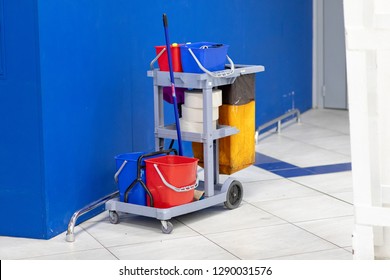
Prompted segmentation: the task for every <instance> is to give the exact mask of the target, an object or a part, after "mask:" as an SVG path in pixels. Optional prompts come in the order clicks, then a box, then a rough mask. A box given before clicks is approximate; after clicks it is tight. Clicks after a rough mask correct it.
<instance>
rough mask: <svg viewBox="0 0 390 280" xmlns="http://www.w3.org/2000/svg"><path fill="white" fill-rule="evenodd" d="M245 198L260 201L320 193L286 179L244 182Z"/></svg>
mask: <svg viewBox="0 0 390 280" xmlns="http://www.w3.org/2000/svg"><path fill="white" fill-rule="evenodd" d="M243 187H244V200H245V201H247V202H251V203H252V202H260V201H269V200H278V199H284V198H296V197H305V196H313V195H318V192H316V191H315V190H312V189H310V188H307V187H305V186H302V185H300V184H297V183H295V182H293V181H290V180H286V179H277V180H268V181H261V182H251V183H244V184H243Z"/></svg>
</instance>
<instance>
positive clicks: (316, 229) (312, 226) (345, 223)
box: [296, 216, 354, 247]
mask: <svg viewBox="0 0 390 280" xmlns="http://www.w3.org/2000/svg"><path fill="white" fill-rule="evenodd" d="M353 223H354V217H353V216H347V217H339V218H331V219H322V220H316V221H310V222H302V223H296V225H297V226H299V227H301V228H303V229H305V230H307V231H309V232H311V233H313V234H315V235H317V236H319V237H321V238H323V239H325V240H328V241H329V242H331V243H333V244H335V245H337V246H339V247H347V246H352V230H353Z"/></svg>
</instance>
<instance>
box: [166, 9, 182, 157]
mask: <svg viewBox="0 0 390 280" xmlns="http://www.w3.org/2000/svg"><path fill="white" fill-rule="evenodd" d="M163 23H164V31H165V44H166V48H167V54H168V65H169V75H170V78H171V89H172V98H173V105H174V112H175V121H176V131H177V142H178V145H179V155H181V156H182V155H183V145H182V141H181V132H180V121H179V112H178V110H177V99H176V90H175V80H174V77H173V68H172V56H171V47H170V46H171V44H170V43H169V36H168V17H167V15H166V14H163Z"/></svg>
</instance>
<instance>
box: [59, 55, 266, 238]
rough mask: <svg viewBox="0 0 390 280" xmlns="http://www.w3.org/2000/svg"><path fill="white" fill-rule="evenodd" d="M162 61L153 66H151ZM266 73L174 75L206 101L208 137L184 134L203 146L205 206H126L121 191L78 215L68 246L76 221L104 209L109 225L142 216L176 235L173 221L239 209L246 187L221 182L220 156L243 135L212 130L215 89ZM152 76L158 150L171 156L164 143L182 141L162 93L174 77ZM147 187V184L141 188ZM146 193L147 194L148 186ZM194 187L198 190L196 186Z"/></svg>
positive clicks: (248, 69)
mask: <svg viewBox="0 0 390 280" xmlns="http://www.w3.org/2000/svg"><path fill="white" fill-rule="evenodd" d="M156 60H157V57H156V58H155V59H154V60H153V61H152V63H151V65H153V63H154V62H155V61H156ZM262 71H264V67H263V66H260V65H235V67H234V70H233V71H232V68H230V69H228V70H223V71H218V72H212V73H211V74H210V73H184V72H175V73H174V79H175V85H176V86H177V87H178V88H191V89H198V91H197V92H198V94H200V95H201V97H202V102H203V108H204V109H203V131H202V132H189V131H182V132H181V137H182V139H183V140H184V141H189V142H198V143H202V144H203V160H204V179H203V180H199V181H198V182H196V187H197V188H196V189H197V190H198V191H202V192H204V197H203V198H202V199H200V200H194V201H191V202H188V203H184V204H181V205H176V206H172V207H165V208H158V207H154V205H153V203H151V204H150V203H149V205H138V204H133V203H127V202H123V201H121V200H120V197H119V191H117V192H115V193H113V194H111V195H109V196H107V197H105V198H102V199H101V200H99V201H96V202H94V203H92V204H91V205H88V206H87V207H85V208H83V209H81V210H79V211H78V212H76V213H75V214H74V215H73V217H72V219H71V221H70V222H69V226H68V231H67V235H66V237H67V241H70V242H72V241H74V226H75V224H76V220H77V218H78V217H79V216H80V215H82V214H84V213H86V212H88V211H90V210H91V209H92V208H95V207H97V206H99V205H102V204H103V203H104V204H105V208H106V210H109V220H110V222H111V223H114V224H116V223H119V213H120V212H123V213H130V214H135V215H140V216H146V217H151V218H155V219H157V220H159V221H160V222H161V230H162V232H163V233H167V234H168V233H171V232H172V230H173V225H172V223H171V222H170V219H172V218H174V217H176V216H180V215H184V214H187V213H191V212H195V211H198V210H202V209H205V208H208V207H211V206H215V205H218V204H222V203H224V205H225V206H226V208H228V209H235V208H237V207H238V206H239V205H240V204H241V201H242V198H243V187H242V184H241V183H240V182H239V181H238V180H236V179H234V178H233V177H229V178H228V179H226V180H225V181H224V182H220V181H219V164H218V163H219V155H218V153H219V150H218V140H219V139H221V138H223V137H228V136H231V135H234V134H236V133H238V132H239V131H238V130H237V129H236V128H235V127H231V126H225V125H218V126H217V127H216V128H215V127H213V124H212V123H213V121H212V105H211V104H212V100H213V97H212V93H213V88H216V87H219V86H223V85H229V84H233V83H234V81H235V80H236V78H237V77H239V76H241V75H247V74H253V73H258V72H262ZM147 76H148V77H150V78H152V79H153V87H154V126H155V150H156V151H157V152H156V153H163V154H164V153H170V151H168V152H167V151H164V145H165V140H167V139H170V140H172V139H175V140H176V139H177V130H176V124H165V122H164V106H163V104H164V98H163V88H164V87H169V86H171V81H170V73H169V72H167V71H160V69H159V68H156V69H152V70H150V71H148V72H147ZM142 159H144V158H143V157H140V158H139V159H138V166H137V169H138V170H137V174H138V176H137V180H138V182H139V183H141V181H142V178H141V175H140V174H141V169H142V168H144V165H143V164H142ZM142 184H143V183H142ZM143 186H144V188H148V187H147V186H146V185H145V184H143ZM194 187H195V184H194ZM150 196H151V194H149V193H148V197H149V201H150V200H152V201H153V196H151V197H150Z"/></svg>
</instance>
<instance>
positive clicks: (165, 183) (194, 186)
mask: <svg viewBox="0 0 390 280" xmlns="http://www.w3.org/2000/svg"><path fill="white" fill-rule="evenodd" d="M153 166H154V168H155V169H156V171H157V173H158V175H159V176H160V179H161V181H162V182H163V183H164V185H165V186H166V187H168V188H170V189H171V190H173V191H175V192H188V191H190V190H193V189H195V188H196V187H197V186H198V184H199V179H198V175H196V180H195V184H193V185H189V186H185V187H181V188H177V187H175V186H173V185H171V184H169V183H168V181H167V180H165V178H164V176H163V175H162V173H161V171H160V169H158V166H157V164H153Z"/></svg>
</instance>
